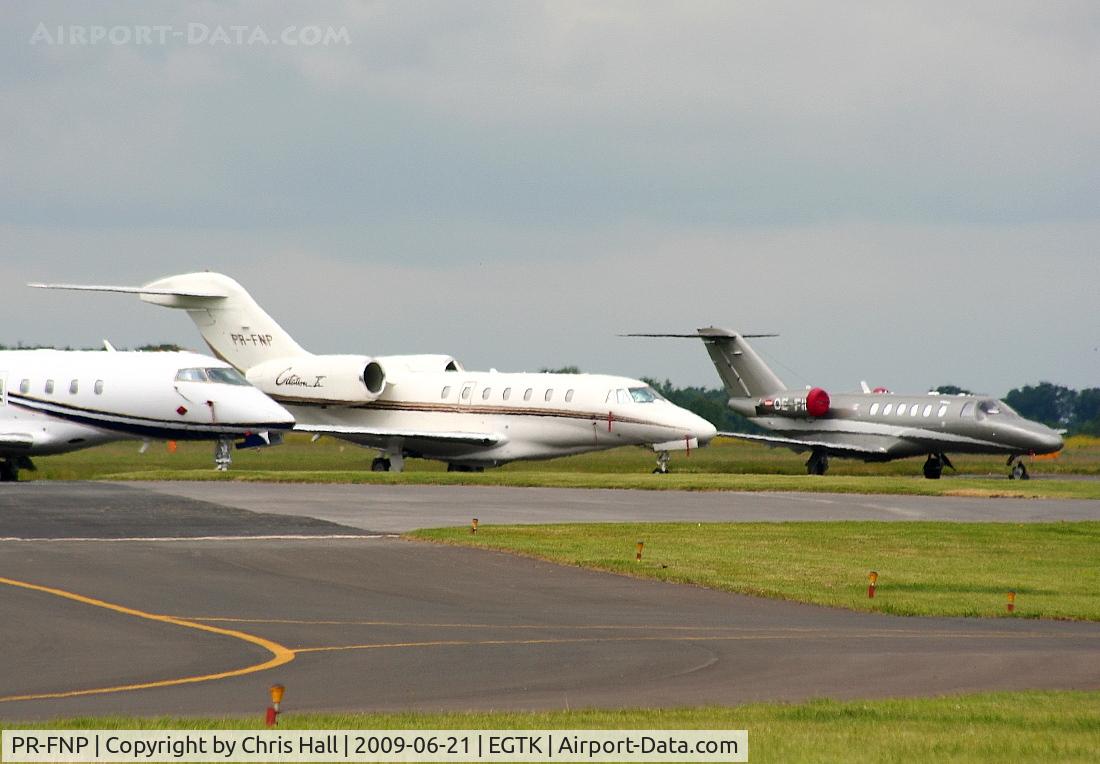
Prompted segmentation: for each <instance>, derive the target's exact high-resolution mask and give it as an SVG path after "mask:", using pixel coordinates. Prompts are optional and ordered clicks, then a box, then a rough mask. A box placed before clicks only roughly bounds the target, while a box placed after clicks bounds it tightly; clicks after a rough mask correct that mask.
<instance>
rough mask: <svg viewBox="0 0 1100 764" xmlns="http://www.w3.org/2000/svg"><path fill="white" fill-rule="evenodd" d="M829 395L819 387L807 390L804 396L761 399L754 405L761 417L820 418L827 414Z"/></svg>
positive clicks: (779, 396) (778, 396) (829, 403)
mask: <svg viewBox="0 0 1100 764" xmlns="http://www.w3.org/2000/svg"><path fill="white" fill-rule="evenodd" d="M830 405H831V402H830V401H829V394H828V393H827V392H825V391H824V390H822V389H821V388H820V387H815V388H812V389H811V390H807V391H806V394H805V395H789V394H788V395H776V396H774V397H767V398H761V399H760V400H759V401H757V403H756V413H757V414H758V415H761V416H774V415H779V416H789V417H811V416H812V417H822V416H825V415H826V414H827V413H829V406H830Z"/></svg>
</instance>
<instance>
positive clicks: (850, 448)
mask: <svg viewBox="0 0 1100 764" xmlns="http://www.w3.org/2000/svg"><path fill="white" fill-rule="evenodd" d="M718 434H719V435H722V436H724V437H727V438H740V439H741V440H753V441H757V442H759V443H767V444H768V445H771V446H787V447H788V448H823V449H825V450H827V451H829V452H830V453H833V454H851V455H852V456H866V455H869V454H879V455H881V454H884V453H886V452H885V451H884V450H882V449H880V448H866V447H864V446H857V445H855V444H852V443H831V442H827V441H824V440H809V439H807V440H802V439H800V438H784V437H782V436H779V435H753V434H750V433H745V432H720V433H718Z"/></svg>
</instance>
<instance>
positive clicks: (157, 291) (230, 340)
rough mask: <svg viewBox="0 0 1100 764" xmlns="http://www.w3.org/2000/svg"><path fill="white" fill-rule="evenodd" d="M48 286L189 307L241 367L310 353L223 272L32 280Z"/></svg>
mask: <svg viewBox="0 0 1100 764" xmlns="http://www.w3.org/2000/svg"><path fill="white" fill-rule="evenodd" d="M31 286H35V287H42V288H47V289H77V290H82V291H92V292H128V293H132V294H137V295H138V296H140V297H141V299H142V300H144V301H145V302H148V303H152V304H154V305H161V306H163V307H166V308H178V309H180V310H185V311H187V315H189V316H190V317H191V320H192V321H194V322H195V326H197V327H198V329H199V332H200V333H201V334H202V338H203V339H204V340H205V341H206V344H207V345H208V346H209V347H210V350H211V351H213V353H214V355H216V356H217V357H218V358H221V359H222V360H224V361H226V362H228V363H230V364H232V365H233V366H235V367H236V368H237V369H239V370H240V371H242V372H247V371H248V370H249V369H251V368H253V367H256V366H258V365H259V364H261V363H264V362H265V361H271V360H274V359H281V358H294V357H297V356H308V355H310V354H309V353H308V351H306V350H305V349H304V348H302V346H301V345H299V344H298V343H297V342H295V341H294V339H293V338H292V337H291V336H290V335H289V334H287V333H286V331H285V330H284V329H283V328H282V327H281V326H279V324H278V323H277V322H276V321H275V319H273V318H272V317H271V316H269V315H268V314H267V312H266V311H264V309H263V308H261V307H260V306H259V305H258V304H257V303H256V301H255V300H253V299H252V295H250V294H249V293H248V292H247V291H245V289H244V287H242V286H241V285H240V284H238V283H237V282H236V281H234V280H233V279H231V278H229V277H228V276H224V275H222V274H220V273H209V272H203V273H184V274H180V275H178V276H167V277H165V278H162V279H157V280H156V281H151V282H150V283H148V284H145V285H144V286H140V287H123V286H93V285H88V286H85V285H81V284H31Z"/></svg>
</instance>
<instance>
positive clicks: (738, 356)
mask: <svg viewBox="0 0 1100 764" xmlns="http://www.w3.org/2000/svg"><path fill="white" fill-rule="evenodd" d="M699 336H700V337H702V339H703V344H704V345H706V348H707V352H708V353H710V358H711V360H712V361H713V362H714V367H715V368H716V369H717V370H718V375H719V376H720V377H722V384H723V385H724V386H725V388H726V392H728V393H729V396H730V398H761V397H764V396H767V395H773V394H775V393H779V392H782V391H784V390H786V389H787V386H786V385H785V384H783V380H781V379H780V378H779V377H777V376H776V375H775V372H773V371H772V370H771V369H770V368H768V365H767V364H766V363H764V361H763V360H762V359H761V358H760V356H758V355H757V354H756V351H755V350H753V349H752V346H751V345H749V343H748V342H746V341H745V338H744V337H743V336H742V335H740V334H738V333H737V332H733V331H730V330H729V329H719V328H717V327H714V326H708V327H707V328H705V329H700V330H699Z"/></svg>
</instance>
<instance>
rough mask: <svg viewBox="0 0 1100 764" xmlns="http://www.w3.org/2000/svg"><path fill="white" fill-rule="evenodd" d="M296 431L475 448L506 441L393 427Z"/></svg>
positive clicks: (480, 435) (472, 434)
mask: <svg viewBox="0 0 1100 764" xmlns="http://www.w3.org/2000/svg"><path fill="white" fill-rule="evenodd" d="M294 429H295V431H297V432H313V433H317V434H318V435H343V436H348V435H351V436H355V435H359V436H361V437H364V438H402V439H406V440H421V441H429V442H436V443H465V444H469V445H475V446H492V445H495V444H497V443H501V442H503V441H504V438H503V437H502V436H500V435H496V434H494V433H487V432H435V431H432V430H401V429H397V428H391V427H351V426H344V425H336V424H296V425H294Z"/></svg>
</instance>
